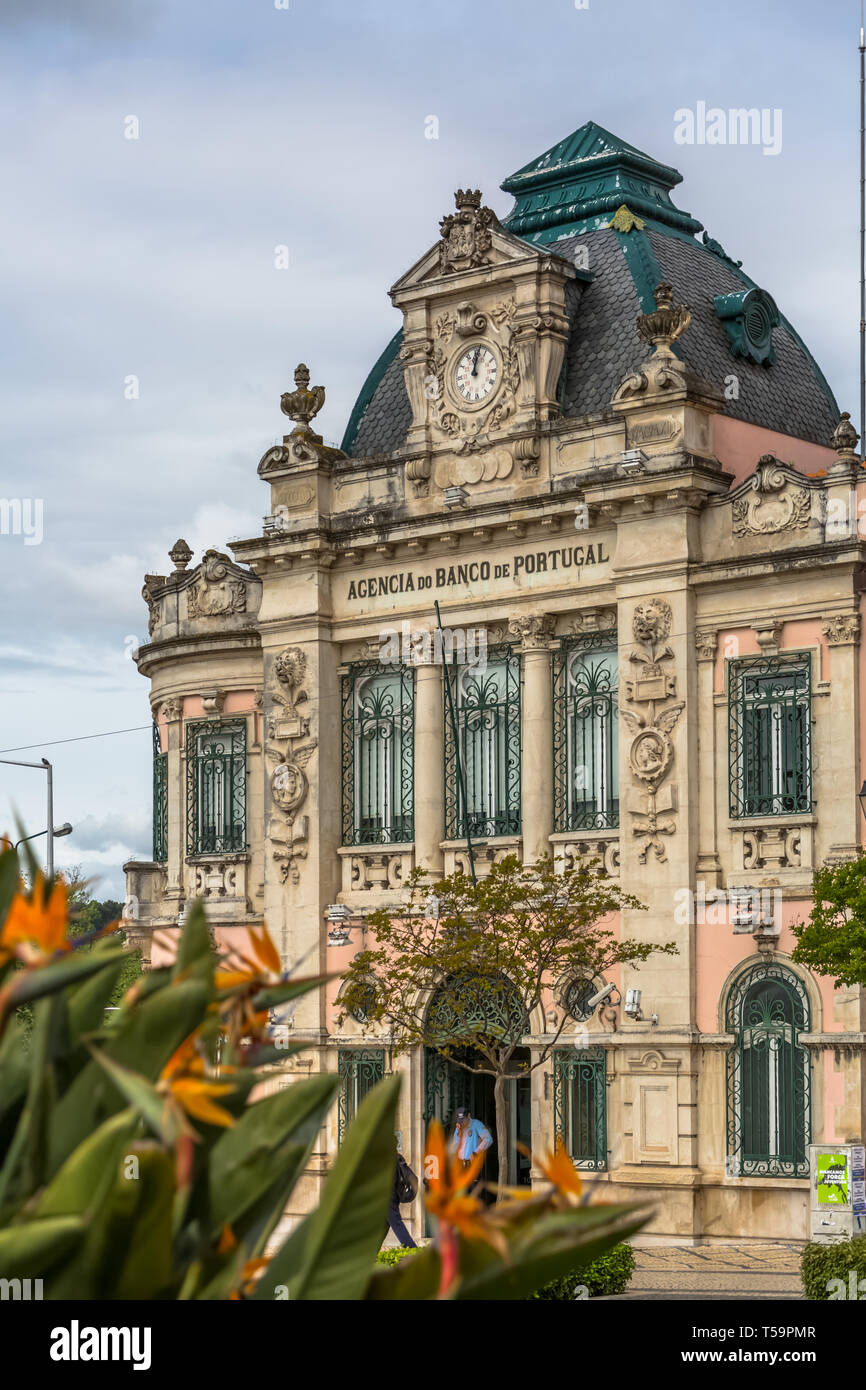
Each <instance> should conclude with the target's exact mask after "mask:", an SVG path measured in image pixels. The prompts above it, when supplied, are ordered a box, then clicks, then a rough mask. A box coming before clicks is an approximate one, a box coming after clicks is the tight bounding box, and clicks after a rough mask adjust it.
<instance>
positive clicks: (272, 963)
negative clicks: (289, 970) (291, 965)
mask: <svg viewBox="0 0 866 1390" xmlns="http://www.w3.org/2000/svg"><path fill="white" fill-rule="evenodd" d="M249 931H250V943H251V945H252V951H253V955H254V956H255V958H256V960H257V961H258V962H259V964H260V965H262V966H263V967H264V969H265V970H270V971H271V973H272V974H274V975H279V973H280V967H281V962H280V953H279V951H278V950H277V948H276V946H275V945H274V943H273V941H272V939H271V935H270V933H269V931H268V929H267V927H266V926H265V925H264V924H262V932H261V936H256V932H255V928H254V927H250V929H249Z"/></svg>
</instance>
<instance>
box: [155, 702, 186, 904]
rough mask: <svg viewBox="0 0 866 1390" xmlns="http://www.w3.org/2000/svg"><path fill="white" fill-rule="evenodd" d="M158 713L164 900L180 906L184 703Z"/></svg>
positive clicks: (167, 705)
mask: <svg viewBox="0 0 866 1390" xmlns="http://www.w3.org/2000/svg"><path fill="white" fill-rule="evenodd" d="M158 713H159V714H160V716H161V718H162V719H163V720H165V724H164V726H163V729H162V736H163V751H164V752H166V753H167V754H168V759H167V765H166V775H167V779H168V780H167V786H168V835H167V844H166V850H167V859H166V865H165V871H166V890H165V896H166V898H168V899H169V900H170V901H172V902H180V901H181V900H182V899H183V898H184V896H185V894H184V860H185V858H186V842H185V837H186V751H185V749H184V746H183V699H182V698H181V697H176V698H173V699H169V700H163V702H162V705H161V706H160V708H159V711H158Z"/></svg>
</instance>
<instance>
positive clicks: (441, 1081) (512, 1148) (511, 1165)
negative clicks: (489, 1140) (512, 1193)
mask: <svg viewBox="0 0 866 1390" xmlns="http://www.w3.org/2000/svg"><path fill="white" fill-rule="evenodd" d="M458 1058H461V1059H464V1060H466V1061H467V1062H469V1064H470V1065H472V1064H473V1062H474V1061H476V1060H480V1058H479V1057H478V1054H477V1053H476V1054H473V1052H472V1049H471V1048H461V1049H460V1050H459V1052H457V1053H455V1054H452V1055H451V1056H448V1057H443V1055H442V1053H441V1052H437V1051H436V1050H435V1049H434V1048H432V1047H426V1048H425V1049H424V1126H425V1129H426V1126H427V1125H428V1124H429V1123H430V1121H431V1120H440V1121H441V1122H442V1124H443V1126H444V1127H445V1131H446V1133H448V1132H449V1128H450V1126H451V1125H452V1124H453V1121H454V1112H455V1110H456V1109H457V1107H458V1106H460V1105H467V1106H468V1107H469V1109H470V1111H471V1112H472V1114H473V1115H474V1116H475V1118H476V1119H478V1120H481V1122H482V1123H483V1124H485V1125H486V1126H487V1128H488V1129H489V1130H490V1133H491V1134H492V1135H493V1147H492V1148H491V1149H489V1150H488V1153H487V1161H486V1163H485V1167H484V1172H483V1173H482V1179H483V1180H484V1181H485V1182H496V1180H497V1176H498V1172H499V1153H498V1149H497V1146H496V1109H495V1106H494V1103H493V1077H492V1076H489V1075H479V1074H478V1073H477V1072H469V1071H467V1070H466V1068H465V1067H462V1066H460V1063H459V1061H458V1060H457V1059H458ZM512 1066H513V1069H514V1070H515V1071H517V1070H518V1069H520V1068H521V1067H523V1066H525V1067H527V1068H528V1066H529V1048H528V1047H518V1048H516V1049H515V1051H514V1056H513V1059H512ZM506 1104H507V1115H508V1181H509V1183H511V1184H512V1185H513V1186H515V1187H529V1186H530V1183H531V1178H530V1172H529V1170H530V1161H529V1159H528V1158H527V1157H526V1155H525V1154H522V1153H520V1152H519V1151H518V1148H517V1145H518V1143H521V1144H524V1145H525V1146H526V1148H527V1149H528V1148H529V1147H530V1145H531V1141H532V1116H531V1110H530V1078H529V1071H528V1070H527V1071H526V1073H525V1075H523V1076H521V1077H519V1078H518V1079H517V1080H516V1081H509V1082H508V1087H507V1093H506Z"/></svg>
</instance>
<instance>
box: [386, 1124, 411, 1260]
mask: <svg viewBox="0 0 866 1390" xmlns="http://www.w3.org/2000/svg"><path fill="white" fill-rule="evenodd" d="M417 1193H418V1179H417V1178H416V1176H415V1174H414V1173H413V1172H412V1169H411V1168H410V1167H409V1164H408V1163H407V1162H406V1160H405V1158H404V1157H403V1155H402V1154H401V1153H400V1150H399V1149H398V1150H397V1160H396V1162H395V1164H394V1186H393V1187H392V1188H391V1201H390V1204H389V1206H388V1224H387V1225H386V1227H385V1236H387V1234H388V1231H389V1229H390V1230H392V1231H393V1232H394V1235H395V1236H396V1237H397V1240H398V1242H399V1243H400V1245H403V1246H406V1247H408V1248H409V1249H410V1250H417V1248H418V1247H417V1245H416V1243H415V1241H414V1240H413V1239H412V1237H411V1236H410V1234H409V1232H408V1231H407V1229H406V1227H405V1225H404V1224H403V1218H402V1216H401V1215H400V1208H401V1206H405V1205H406V1204H407V1203H408V1202H414V1200H415V1197H416V1195H417ZM385 1236H383V1237H382V1239H383V1240H384V1239H385Z"/></svg>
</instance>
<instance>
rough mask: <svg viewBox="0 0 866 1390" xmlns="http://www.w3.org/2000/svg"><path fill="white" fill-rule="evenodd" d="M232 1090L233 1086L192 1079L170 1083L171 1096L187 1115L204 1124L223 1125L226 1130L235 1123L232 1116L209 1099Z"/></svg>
mask: <svg viewBox="0 0 866 1390" xmlns="http://www.w3.org/2000/svg"><path fill="white" fill-rule="evenodd" d="M233 1090H234V1086H230V1085H222V1084H216V1083H214V1082H211V1081H196V1080H195V1079H194V1078H192V1077H190V1078H189V1079H188V1080H184V1079H181V1080H178V1081H173V1082H172V1083H171V1093H172V1095H173V1096H174V1098H175V1100H177V1101H178V1102H179V1103H180V1105H182V1106H183V1109H184V1110H185V1111H186V1113H187V1114H188V1115H192V1116H193V1117H194V1118H195V1119H196V1120H204V1122H205V1124H209V1125H223V1126H224V1127H225V1128H227V1129H228V1128H230V1127H231V1126H232V1125H233V1124H234V1123H235V1118H234V1115H232V1114H230V1113H229V1111H228V1110H224V1109H223V1107H222V1106H221V1105H215V1104H214V1103H213V1100H212V1099H211V1097H213V1096H221V1095H225V1094H226V1093H227V1092H229V1091H233Z"/></svg>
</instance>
